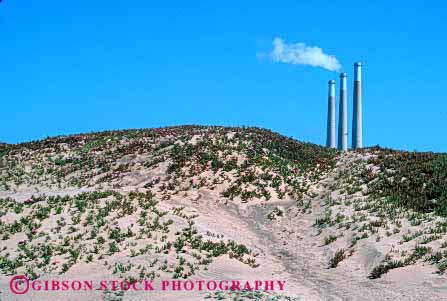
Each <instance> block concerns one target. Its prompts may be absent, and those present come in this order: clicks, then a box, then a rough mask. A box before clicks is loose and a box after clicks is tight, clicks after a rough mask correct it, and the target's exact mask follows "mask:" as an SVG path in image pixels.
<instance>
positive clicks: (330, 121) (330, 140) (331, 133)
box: [326, 80, 336, 148]
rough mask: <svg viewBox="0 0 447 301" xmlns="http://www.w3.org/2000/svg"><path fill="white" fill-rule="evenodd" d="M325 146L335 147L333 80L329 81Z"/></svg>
mask: <svg viewBox="0 0 447 301" xmlns="http://www.w3.org/2000/svg"><path fill="white" fill-rule="evenodd" d="M326 137H327V138H326V146H327V147H332V148H335V147H336V146H335V80H330V81H329V96H328V107H327V136H326Z"/></svg>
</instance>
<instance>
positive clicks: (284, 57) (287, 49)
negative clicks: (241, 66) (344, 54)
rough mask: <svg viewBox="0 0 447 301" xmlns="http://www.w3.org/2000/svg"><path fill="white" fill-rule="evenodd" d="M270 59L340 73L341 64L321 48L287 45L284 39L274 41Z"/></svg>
mask: <svg viewBox="0 0 447 301" xmlns="http://www.w3.org/2000/svg"><path fill="white" fill-rule="evenodd" d="M270 57H271V58H272V60H273V61H275V62H281V63H287V64H294V65H310V66H313V67H322V68H324V69H327V70H329V71H340V69H341V64H340V62H339V61H338V60H337V58H336V57H335V56H333V55H329V54H326V53H324V52H323V50H322V49H321V48H320V47H316V46H307V45H306V44H305V43H295V44H286V43H285V42H284V41H283V40H282V39H280V38H275V39H274V40H273V50H272V52H271V53H270Z"/></svg>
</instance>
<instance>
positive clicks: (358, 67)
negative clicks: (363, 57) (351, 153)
mask: <svg viewBox="0 0 447 301" xmlns="http://www.w3.org/2000/svg"><path fill="white" fill-rule="evenodd" d="M362 147H363V129H362V63H361V62H356V63H355V64H354V108H353V114H352V148H353V149H356V148H362Z"/></svg>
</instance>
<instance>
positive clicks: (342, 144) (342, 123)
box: [338, 72, 348, 151]
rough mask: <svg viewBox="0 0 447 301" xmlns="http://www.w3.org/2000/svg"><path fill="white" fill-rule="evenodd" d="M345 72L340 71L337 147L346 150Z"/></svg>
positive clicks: (346, 100)
mask: <svg viewBox="0 0 447 301" xmlns="http://www.w3.org/2000/svg"><path fill="white" fill-rule="evenodd" d="M347 77H348V74H347V73H346V72H343V73H340V106H339V116H338V149H339V150H341V151H347V150H348V92H347V89H348V88H347V84H346V80H347Z"/></svg>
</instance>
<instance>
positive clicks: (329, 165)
mask: <svg viewBox="0 0 447 301" xmlns="http://www.w3.org/2000/svg"><path fill="white" fill-rule="evenodd" d="M446 232H447V155H446V154H433V153H415V152H399V151H393V150H388V149H380V148H369V149H363V150H361V151H356V152H348V153H343V154H342V153H338V152H336V151H334V150H331V149H327V148H323V147H320V146H317V145H313V144H309V143H302V142H299V141H296V140H294V139H291V138H287V137H284V136H281V135H279V134H276V133H273V132H271V131H269V130H265V129H259V128H234V127H202V126H182V127H168V128H159V129H143V130H126V131H108V132H100V133H91V134H80V135H73V136H59V137H54V138H48V139H45V140H41V141H33V142H28V143H23V144H17V145H11V144H7V145H2V146H0V233H1V234H0V235H1V237H0V239H1V240H0V274H1V275H0V291H3V292H4V295H5V296H7V294H6V293H7V292H8V285H9V283H8V281H9V280H8V279H9V278H10V277H11V275H16V274H18V275H25V274H26V275H28V277H30V278H32V279H40V278H42V279H51V278H52V277H53V278H54V277H57V278H64V277H68V278H70V277H72V278H73V277H74V276H75V277H78V278H79V277H80V278H88V277H93V278H95V279H102V278H104V277H108V278H117V277H118V278H121V279H127V280H129V281H135V280H136V279H154V281H159V280H161V279H167V278H169V279H171V278H174V279H233V278H237V279H271V278H272V276H274V278H275V279H284V280H286V281H287V285H286V291H285V292H284V296H280V295H276V296H275V295H274V294H273V293H271V292H262V293H260V294H259V295H254V294H247V292H240V293H236V292H234V293H232V294H233V295H232V294H228V293H225V292H215V293H214V295H212V296H210V297H214V298H216V299H219V298H220V297H222V296H223V298H230V297H231V298H237V297H239V298H244V300H274V299H272V298H279V299H276V300H283V299H284V300H299V299H300V298H301V299H302V300H339V299H349V300H351V299H352V300H369V299H370V300H383V299H386V298H390V299H391V298H395V299H396V298H397V299H406V300H422V299H427V296H428V299H430V297H432V298H433V299H436V298H445V297H446V296H447V291H446V289H444V288H443V286H444V284H443V277H442V274H443V273H444V271H445V270H446V269H447V240H446ZM81 293H82V292H79V294H76V293H73V295H70V296H69V298H73V300H76V298H79V297H81V298H82V297H85V295H82V294H81ZM109 293H110V292H107V294H109ZM30 294H31V293H30ZM32 294H35V295H31V296H33V297H35V298H42V292H33V293H32ZM39 294H40V295H39ZM92 294H93V295H92V296H94V297H99V296H102V297H103V298H112V299H113V298H118V299H119V298H124V300H127V299H128V298H137V297H141V295H138V293H134V292H130V291H129V292H124V291H123V292H119V293H117V292H115V295H116V296H114V297H110V296H109V295H106V293H104V294H102V295H101V293H100V292H98V291H97V292H94V293H93V292H92ZM169 294H171V295H169ZM234 294H236V295H237V294H240V295H239V296H236V295H234ZM122 295H124V296H122ZM61 296H64V295H63V294H61V295H58V293H54V294H52V295H48V296H47V295H46V296H45V297H46V298H50V299H51V298H54V300H56V299H57V298H60V297H61ZM204 296H205V294H203V295H199V296H198V295H197V293H195V294H194V293H192V292H186V291H184V292H168V293H165V292H164V294H163V295H154V297H159V298H161V297H163V298H172V300H175V298H177V299H178V298H188V299H189V300H202V298H203V297H204ZM0 298H1V295H0ZM64 298H66V296H64ZM281 298H283V299H281ZM287 298H288V299H287ZM411 298H413V299H411ZM24 300H25V299H24ZM70 300H71V299H70Z"/></svg>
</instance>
